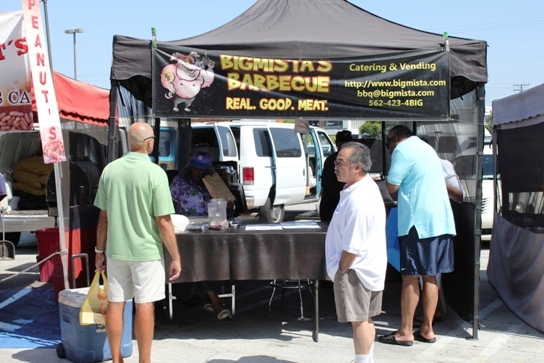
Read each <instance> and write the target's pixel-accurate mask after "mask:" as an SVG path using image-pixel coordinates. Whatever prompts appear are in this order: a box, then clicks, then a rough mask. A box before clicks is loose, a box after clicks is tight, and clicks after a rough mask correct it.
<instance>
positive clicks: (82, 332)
mask: <svg viewBox="0 0 544 363" xmlns="http://www.w3.org/2000/svg"><path fill="white" fill-rule="evenodd" d="M87 291H89V288H88V287H85V288H80V289H68V290H62V291H61V292H60V293H59V315H60V332H61V341H62V343H60V344H59V346H58V347H57V355H58V356H59V358H67V359H68V360H70V361H72V362H74V363H94V362H102V361H106V360H111V359H112V356H111V350H110V346H109V342H108V338H107V337H106V327H105V326H104V325H95V324H93V325H85V326H82V325H80V324H79V310H80V309H81V306H82V305H83V302H84V301H85V297H86V296H87ZM131 354H132V300H130V301H127V303H126V305H125V311H124V326H123V337H122V339H121V355H122V356H123V357H125V358H126V357H130V355H131Z"/></svg>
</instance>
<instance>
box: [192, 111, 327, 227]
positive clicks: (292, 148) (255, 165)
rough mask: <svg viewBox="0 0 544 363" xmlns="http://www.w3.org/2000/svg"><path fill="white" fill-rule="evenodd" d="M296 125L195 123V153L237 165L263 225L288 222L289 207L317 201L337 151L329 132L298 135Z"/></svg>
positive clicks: (251, 205)
mask: <svg viewBox="0 0 544 363" xmlns="http://www.w3.org/2000/svg"><path fill="white" fill-rule="evenodd" d="M294 126H295V125H294V124H285V123H277V122H266V121H253V120H239V121H232V122H215V123H203V124H198V123H194V124H192V126H191V153H194V152H195V151H198V150H201V151H206V152H208V153H209V154H210V155H211V156H212V160H213V161H214V162H216V161H217V162H221V163H223V164H226V165H227V164H228V163H231V165H232V167H233V169H234V170H235V174H236V176H235V178H234V179H235V180H237V181H238V182H239V183H241V184H242V185H243V189H244V194H245V199H246V204H247V208H248V209H249V210H257V211H258V212H259V219H260V221H261V222H263V223H279V222H281V221H283V217H284V212H285V211H284V207H285V206H286V205H294V204H301V203H306V202H307V203H310V202H317V201H318V200H319V197H320V195H321V173H322V170H323V163H324V162H325V159H326V157H327V156H329V155H330V154H332V153H333V152H335V151H336V147H335V145H334V143H333V142H332V140H331V139H330V138H329V136H328V135H327V133H326V131H325V130H324V129H320V128H317V127H310V129H309V132H308V134H301V133H296V132H295V129H294Z"/></svg>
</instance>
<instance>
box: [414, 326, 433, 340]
mask: <svg viewBox="0 0 544 363" xmlns="http://www.w3.org/2000/svg"><path fill="white" fill-rule="evenodd" d="M414 339H415V340H417V341H418V342H423V343H436V337H434V338H432V339H427V338H425V337H424V336H423V335H421V330H419V329H418V330H416V331H415V332H414Z"/></svg>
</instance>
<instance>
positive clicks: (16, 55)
mask: <svg viewBox="0 0 544 363" xmlns="http://www.w3.org/2000/svg"><path fill="white" fill-rule="evenodd" d="M27 53H28V46H27V44H26V40H25V37H24V35H23V13H22V11H10V12H4V13H0V74H1V75H2V76H1V77H0V132H7V131H18V132H19V131H23V130H32V96H31V93H30V92H31V91H30V77H29V70H28V59H27Z"/></svg>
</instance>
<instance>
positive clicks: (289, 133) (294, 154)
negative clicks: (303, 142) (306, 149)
mask: <svg viewBox="0 0 544 363" xmlns="http://www.w3.org/2000/svg"><path fill="white" fill-rule="evenodd" d="M270 131H271V132H272V139H273V140H274V146H275V147H276V156H277V157H278V158H299V157H300V156H301V155H302V150H301V148H300V140H299V138H298V134H296V133H294V132H293V129H276V128H273V127H272V128H270Z"/></svg>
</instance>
